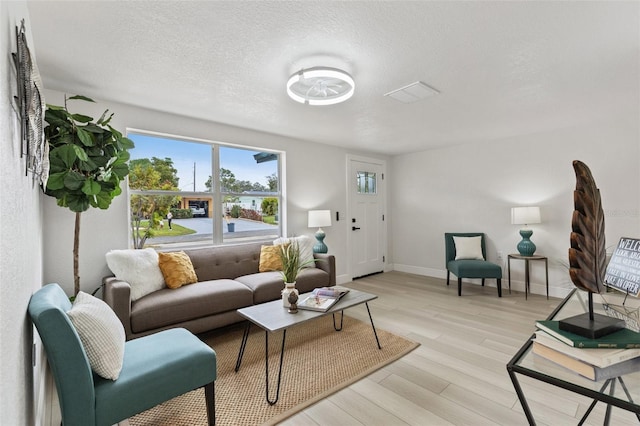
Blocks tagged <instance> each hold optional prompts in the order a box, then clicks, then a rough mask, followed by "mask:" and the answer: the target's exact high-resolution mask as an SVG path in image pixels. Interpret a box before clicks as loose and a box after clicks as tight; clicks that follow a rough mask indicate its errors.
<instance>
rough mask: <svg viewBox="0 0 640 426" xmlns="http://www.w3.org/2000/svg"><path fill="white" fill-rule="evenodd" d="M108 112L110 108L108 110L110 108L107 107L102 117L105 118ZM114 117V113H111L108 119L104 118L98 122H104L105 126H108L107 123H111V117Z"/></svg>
mask: <svg viewBox="0 0 640 426" xmlns="http://www.w3.org/2000/svg"><path fill="white" fill-rule="evenodd" d="M108 112H109V110H108V109H107V110H105V111H104V114H102V117H101V118H104V116H106V115H107V113H108ZM112 118H113V113H111V115H110V116H109V117H107V119H106V120H104V119H103V120H102V122H98V124H102V125H103V126H106V125H108V124H109V122H110V121H111V119H112Z"/></svg>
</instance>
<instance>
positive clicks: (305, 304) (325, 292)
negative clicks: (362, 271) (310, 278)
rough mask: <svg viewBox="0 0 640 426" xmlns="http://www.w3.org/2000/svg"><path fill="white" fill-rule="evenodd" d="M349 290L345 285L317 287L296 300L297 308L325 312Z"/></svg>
mask: <svg viewBox="0 0 640 426" xmlns="http://www.w3.org/2000/svg"><path fill="white" fill-rule="evenodd" d="M348 292H349V289H348V288H346V287H338V286H334V287H319V288H316V289H314V290H313V291H312V292H311V293H309V294H307V295H305V296H303V297H302V300H301V301H300V302H298V309H308V310H310V311H319V312H326V311H327V310H329V308H331V307H332V306H333V305H335V304H336V303H337V302H338V300H340V298H341V297H342V296H344V295H345V294H347V293H348Z"/></svg>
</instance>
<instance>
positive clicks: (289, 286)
mask: <svg viewBox="0 0 640 426" xmlns="http://www.w3.org/2000/svg"><path fill="white" fill-rule="evenodd" d="M290 293H296V294H299V293H298V289H297V288H296V283H295V282H293V283H284V289H282V306H284V307H285V308H290V307H291V303H289V294H290Z"/></svg>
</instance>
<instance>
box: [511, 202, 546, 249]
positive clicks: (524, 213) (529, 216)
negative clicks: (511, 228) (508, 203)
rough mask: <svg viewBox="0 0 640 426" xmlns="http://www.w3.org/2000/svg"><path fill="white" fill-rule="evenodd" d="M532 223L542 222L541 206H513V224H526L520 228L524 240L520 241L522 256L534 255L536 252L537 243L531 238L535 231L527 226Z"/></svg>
mask: <svg viewBox="0 0 640 426" xmlns="http://www.w3.org/2000/svg"><path fill="white" fill-rule="evenodd" d="M532 223H540V207H512V208H511V224H512V225H524V228H522V229H520V236H521V237H522V241H520V242H519V243H518V252H519V253H520V255H522V256H533V253H535V252H536V245H535V244H533V242H532V241H531V240H530V238H531V235H533V231H532V230H531V229H528V228H527V225H530V224H532Z"/></svg>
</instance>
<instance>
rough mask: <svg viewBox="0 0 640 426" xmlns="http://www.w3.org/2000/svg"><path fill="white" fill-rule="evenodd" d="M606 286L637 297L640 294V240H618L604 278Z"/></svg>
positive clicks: (623, 238)
mask: <svg viewBox="0 0 640 426" xmlns="http://www.w3.org/2000/svg"><path fill="white" fill-rule="evenodd" d="M604 282H605V284H606V285H607V286H609V287H613V288H616V289H618V290H620V291H622V292H624V293H627V294H631V295H633V296H636V297H638V293H640V240H638V239H635V238H626V237H622V238H620V242H619V243H618V246H617V247H616V250H615V251H614V252H613V255H612V256H611V260H610V261H609V265H607V272H606V274H605V277H604Z"/></svg>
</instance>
